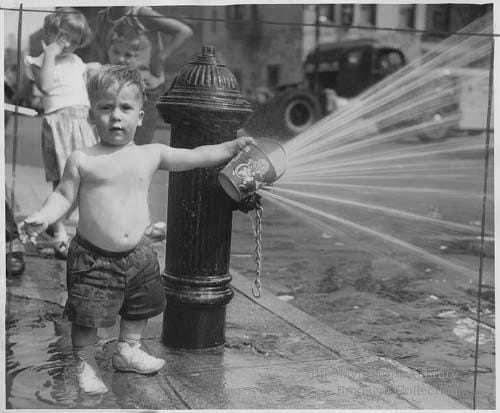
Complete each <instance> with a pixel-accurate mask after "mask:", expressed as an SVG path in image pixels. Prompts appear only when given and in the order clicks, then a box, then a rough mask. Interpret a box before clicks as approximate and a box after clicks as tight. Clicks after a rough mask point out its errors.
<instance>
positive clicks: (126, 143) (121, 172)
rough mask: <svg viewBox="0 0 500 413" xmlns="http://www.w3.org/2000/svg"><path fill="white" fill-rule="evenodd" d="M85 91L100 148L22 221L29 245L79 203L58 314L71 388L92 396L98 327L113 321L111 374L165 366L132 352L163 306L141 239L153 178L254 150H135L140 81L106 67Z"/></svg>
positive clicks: (229, 145)
mask: <svg viewBox="0 0 500 413" xmlns="http://www.w3.org/2000/svg"><path fill="white" fill-rule="evenodd" d="M87 89H88V92H89V97H90V101H91V110H90V120H91V122H93V123H95V126H96V129H97V132H98V135H99V138H100V142H99V143H97V144H96V145H94V146H90V147H87V148H83V149H79V150H77V151H75V152H73V153H72V154H71V155H70V157H69V158H68V161H67V162H66V166H65V169H64V173H63V176H62V179H61V182H60V183H59V186H58V187H57V188H56V189H55V190H54V192H52V194H51V195H50V196H49V198H48V199H47V201H46V202H45V204H44V205H43V207H42V208H41V209H40V210H39V211H38V212H36V213H34V214H33V215H31V216H30V217H28V218H27V219H26V220H25V230H26V232H27V233H28V234H29V235H31V236H36V235H37V233H40V232H42V231H44V230H45V229H46V228H47V226H48V225H50V224H51V223H53V222H55V221H57V219H59V218H60V217H62V216H63V215H64V214H65V213H66V212H67V211H68V210H69V209H70V207H71V206H72V204H73V203H74V202H76V203H77V204H78V207H79V222H78V227H77V233H76V235H75V237H74V238H73V240H72V241H71V244H70V247H69V250H68V260H67V286H68V301H67V303H66V307H65V311H64V315H65V317H67V318H68V320H69V321H70V322H71V323H72V328H71V339H72V344H73V349H74V353H75V356H76V358H77V360H78V366H77V379H78V384H79V386H80V389H81V390H82V391H83V392H86V393H93V394H100V393H105V392H106V391H107V388H106V385H105V384H104V382H103V381H102V379H101V378H100V377H99V375H98V374H97V365H96V362H95V343H96V341H97V328H98V327H109V326H112V325H113V324H114V323H115V319H116V315H117V314H120V315H121V321H120V334H119V339H118V343H117V349H116V352H115V353H114V354H113V359H112V361H113V366H114V368H115V369H116V370H120V371H134V372H137V373H141V374H151V373H155V372H157V371H159V370H160V369H161V368H162V367H163V366H164V364H165V361H164V360H162V359H158V358H155V357H152V356H151V355H149V354H147V353H145V352H144V351H142V350H141V349H140V339H141V336H142V333H143V330H144V328H145V326H146V323H147V320H148V319H149V318H151V317H153V316H155V315H157V314H159V313H161V312H162V311H163V310H164V307H165V297H164V294H163V288H162V284H161V278H160V268H159V263H158V259H157V257H156V254H155V252H154V251H153V250H152V249H151V248H150V247H149V246H148V245H147V243H146V242H145V241H144V240H143V238H142V237H143V234H144V229H145V227H146V226H147V225H148V223H149V209H148V204H147V195H148V189H149V185H150V183H151V179H152V177H153V175H154V173H155V172H156V171H157V170H159V169H162V170H168V171H184V170H189V169H193V168H199V167H209V166H215V165H218V164H220V163H223V162H224V161H227V160H229V159H231V158H232V157H233V156H234V155H236V154H237V153H238V152H239V151H240V149H242V148H243V147H244V146H246V145H247V144H249V143H253V142H254V141H253V139H252V138H249V137H242V138H239V139H235V140H233V141H230V142H225V143H222V144H219V145H207V146H200V147H198V148H195V149H180V148H171V147H169V146H167V145H162V144H149V145H142V146H137V145H136V144H135V143H134V133H135V130H136V128H137V126H139V125H141V123H142V119H143V116H144V112H143V110H142V105H143V101H144V93H145V89H144V83H143V81H142V79H141V78H140V75H139V74H138V73H137V72H136V71H135V70H134V69H132V68H128V67H125V66H111V65H105V66H103V67H102V68H101V69H100V70H99V71H97V72H96V73H95V74H94V75H93V76H92V77H91V78H90V79H89V81H88V83H87Z"/></svg>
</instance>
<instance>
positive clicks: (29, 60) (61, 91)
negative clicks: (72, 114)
mask: <svg viewBox="0 0 500 413" xmlns="http://www.w3.org/2000/svg"><path fill="white" fill-rule="evenodd" d="M43 58H44V55H43V53H42V54H41V55H40V56H38V57H31V56H25V57H24V62H25V63H26V74H27V76H28V78H30V79H31V80H34V76H33V71H32V69H31V65H35V66H38V67H41V66H42V63H43ZM86 74H87V66H86V65H85V63H83V61H82V59H80V57H78V56H77V55H76V54H73V53H71V54H69V55H68V56H66V57H65V58H64V59H60V60H59V59H58V60H56V65H55V69H54V87H53V88H52V90H50V91H49V93H44V94H43V109H44V112H45V113H51V112H54V111H56V110H58V109H61V108H65V107H68V106H87V107H90V101H89V96H88V94H87V87H86V76H87V75H86Z"/></svg>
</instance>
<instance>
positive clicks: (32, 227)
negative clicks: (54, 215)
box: [22, 212, 49, 243]
mask: <svg viewBox="0 0 500 413" xmlns="http://www.w3.org/2000/svg"><path fill="white" fill-rule="evenodd" d="M48 226H49V223H48V221H47V218H46V217H45V216H44V215H42V214H40V213H38V212H35V213H34V214H33V215H30V216H29V217H28V218H26V219H25V220H24V222H23V225H22V230H23V232H25V233H26V235H27V236H28V237H29V239H30V241H31V242H33V243H34V241H35V240H36V237H37V236H38V234H40V233H41V232H43V231H45V230H46V229H47V227H48Z"/></svg>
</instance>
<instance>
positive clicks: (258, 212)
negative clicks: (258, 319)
mask: <svg viewBox="0 0 500 413" xmlns="http://www.w3.org/2000/svg"><path fill="white" fill-rule="evenodd" d="M263 210H264V209H263V208H262V205H260V203H259V204H258V205H257V207H256V208H255V216H256V218H257V219H256V223H255V241H256V247H255V262H256V263H257V268H256V270H255V273H256V278H255V282H254V284H255V288H257V292H256V291H255V288H252V294H253V296H254V297H255V298H259V297H260V296H261V295H262V283H261V281H260V278H261V272H262V212H263Z"/></svg>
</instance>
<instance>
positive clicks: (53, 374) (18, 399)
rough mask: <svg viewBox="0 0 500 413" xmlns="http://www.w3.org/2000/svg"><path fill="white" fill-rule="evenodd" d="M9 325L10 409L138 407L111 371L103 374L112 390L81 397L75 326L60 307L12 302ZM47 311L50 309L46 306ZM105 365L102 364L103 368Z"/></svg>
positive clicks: (105, 371) (7, 388) (8, 371)
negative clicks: (73, 337)
mask: <svg viewBox="0 0 500 413" xmlns="http://www.w3.org/2000/svg"><path fill="white" fill-rule="evenodd" d="M8 305H9V307H8V308H9V314H8V315H7V317H6V318H7V320H6V321H7V323H6V336H7V338H6V387H5V389H6V407H7V408H8V409H55V408H57V409H66V408H70V409H88V408H92V409H95V408H99V409H101V408H102V409H113V408H114V409H119V408H134V407H136V406H135V405H134V401H133V400H131V399H130V397H129V396H128V395H127V391H126V388H125V386H124V385H123V384H119V385H118V384H116V383H115V381H116V380H117V379H116V378H115V376H116V374H114V373H113V371H112V370H111V368H104V369H101V373H102V376H103V379H104V381H105V383H106V385H107V386H108V388H109V389H110V390H111V391H110V392H109V393H107V394H105V395H103V396H88V395H84V394H81V393H80V392H79V390H78V387H77V385H76V381H75V375H74V372H75V363H74V359H73V353H72V349H71V339H70V324H69V323H68V322H67V321H64V320H61V314H60V311H61V310H60V308H57V307H55V311H54V312H53V313H50V312H49V313H47V312H43V311H42V306H41V304H40V301H37V300H27V299H24V298H18V297H9V303H8ZM44 305H45V307H46V306H47V304H46V303H45V304H44ZM99 362H101V363H102V360H99V359H98V363H99Z"/></svg>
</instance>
